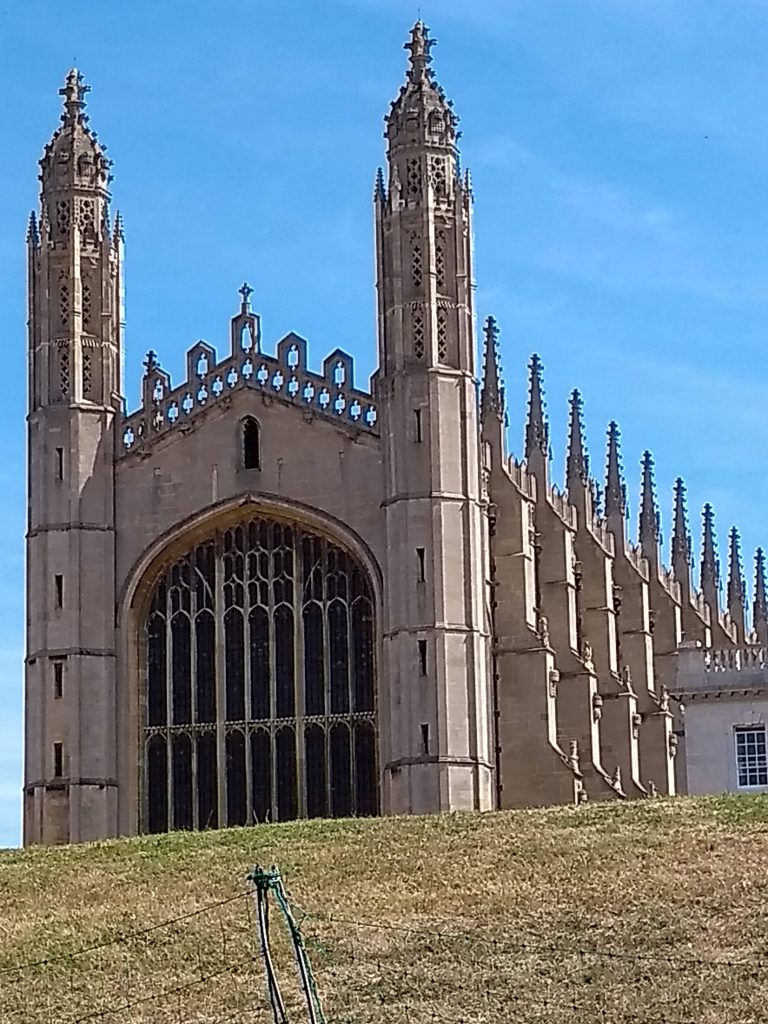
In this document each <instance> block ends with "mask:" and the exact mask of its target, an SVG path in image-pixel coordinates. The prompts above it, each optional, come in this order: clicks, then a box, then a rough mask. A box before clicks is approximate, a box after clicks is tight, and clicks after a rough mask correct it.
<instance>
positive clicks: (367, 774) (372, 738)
mask: <svg viewBox="0 0 768 1024" xmlns="http://www.w3.org/2000/svg"><path fill="white" fill-rule="evenodd" d="M355 775H356V782H357V808H356V810H357V814H359V815H362V816H369V815H373V814H378V811H379V784H378V778H377V773H376V733H375V732H374V728H373V726H372V725H371V724H370V722H358V724H357V725H356V726H355Z"/></svg>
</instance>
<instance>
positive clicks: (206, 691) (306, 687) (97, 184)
mask: <svg viewBox="0 0 768 1024" xmlns="http://www.w3.org/2000/svg"><path fill="white" fill-rule="evenodd" d="M431 46H432V41H431V40H430V39H429V36H428V32H427V30H426V28H425V27H424V26H423V25H422V24H421V23H420V22H419V23H417V24H416V25H415V26H414V28H413V30H412V32H411V39H410V41H409V42H408V43H407V44H406V48H407V49H408V51H409V53H410V59H409V66H408V70H407V77H406V82H405V84H404V85H403V86H402V88H401V89H400V93H399V95H398V97H397V99H396V100H395V101H394V103H393V104H392V107H391V110H390V112H389V114H388V115H387V118H386V139H387V165H388V166H387V173H386V174H383V173H382V172H379V174H378V176H377V179H376V186H375V195H374V208H375V222H376V291H377V299H378V356H379V359H378V369H377V371H376V373H375V374H374V376H373V378H372V380H371V387H370V389H368V388H365V387H363V386H361V385H360V384H357V383H356V382H355V380H354V375H353V374H354V368H353V363H352V360H351V358H350V357H349V356H348V355H347V354H346V353H344V352H342V351H339V350H337V351H335V352H332V353H331V354H330V355H329V356H328V357H327V358H326V359H325V361H324V362H323V365H322V372H320V373H316V372H314V371H311V370H310V369H309V366H308V358H307V345H306V342H305V341H304V339H303V338H301V337H299V336H298V335H296V334H288V335H287V336H286V337H284V338H282V340H280V341H279V342H278V343H277V346H276V350H275V354H274V355H272V354H270V353H268V352H267V351H266V350H265V349H264V348H263V347H262V337H261V328H260V321H259V317H258V316H257V315H256V314H255V313H254V312H253V311H252V310H251V305H250V289H248V288H247V287H246V286H243V288H242V289H241V292H240V294H241V300H242V301H241V302H240V306H239V310H238V311H237V313H236V315H235V316H234V317H233V318H232V320H231V326H230V336H229V345H228V349H227V351H226V353H225V354H223V355H221V356H220V355H217V353H216V352H215V351H214V349H213V348H212V347H211V346H210V345H208V344H206V343H205V342H202V341H201V342H198V343H197V344H196V345H194V346H193V347H192V348H191V349H190V350H189V352H188V353H187V374H186V380H185V381H183V382H182V383H180V384H173V383H172V382H171V380H170V378H169V376H168V374H167V373H166V372H165V371H164V370H163V369H162V368H161V366H160V364H159V362H158V360H157V357H156V356H155V354H154V353H152V352H150V353H149V354H148V356H147V359H146V362H145V373H144V378H143V385H142V396H143V397H142V403H141V407H140V408H139V409H138V410H136V411H134V412H130V413H128V412H127V411H126V408H125V404H124V398H123V395H122V360H123V345H122V333H123V313H122V294H123V285H122V273H123V235H122V229H121V223H120V219H119V216H117V217H115V219H114V220H111V219H110V216H109V212H108V201H109V192H108V185H109V181H110V174H109V162H108V161H107V159H106V157H105V155H104V152H103V150H102V148H101V146H100V145H99V143H98V142H97V141H96V138H95V136H94V134H93V133H92V132H91V131H90V129H89V127H88V119H87V117H86V115H85V113H84V106H85V104H84V95H85V92H86V90H87V87H86V86H84V85H83V82H82V78H81V76H80V74H79V73H78V72H77V71H74V70H73V71H71V72H70V73H69V75H68V77H67V80H66V84H65V87H64V88H63V89H62V90H61V92H62V95H63V97H64V112H63V115H62V119H61V126H60V127H59V128H58V130H57V131H56V132H55V134H54V135H53V138H52V139H51V141H50V143H49V144H48V146H47V147H46V149H45V152H44V155H43V158H42V161H41V170H42V173H41V178H40V180H41V183H42V188H41V202H40V214H39V217H36V216H35V215H33V216H32V218H31V220H30V226H29V233H28V273H29V321H28V323H29V416H28V423H29V475H28V480H29V483H28V486H29V522H28V534H27V658H26V696H25V700H26V752H25V788H24V839H25V842H26V843H39V842H42V843H49V842H66V841H72V842H74V841H81V840H90V839H99V838H103V837H108V836H115V835H130V834H135V833H137V832H162V831H166V830H169V829H179V828H182V829H189V828H200V829H202V828H216V827H223V826H227V825H241V824H246V823H257V822H265V821H278V820H285V819H290V818H296V817H308V816H352V815H374V814H379V813H385V814H389V813H430V812H438V811H447V810H473V809H474V810H487V809H492V808H504V807H515V806H530V805H537V804H549V803H574V802H578V801H580V800H584V799H624V798H628V797H637V796H647V795H651V794H653V793H655V792H659V793H674V792H675V791H676V782H675V778H676V770H675V767H676V760H677V762H678V764H679V762H680V761H681V760H682V756H683V748H682V745H680V746H679V748H678V738H679V734H680V733H681V731H682V730H681V728H680V724H679V722H678V721H677V720H676V716H678V717H679V709H678V708H677V707H676V705H675V704H674V702H670V699H669V696H668V693H667V688H668V687H669V686H670V685H671V683H672V681H673V678H674V666H675V657H676V650H677V647H678V644H679V643H680V642H681V640H682V639H683V638H686V639H695V640H700V641H701V642H702V643H703V644H704V646H711V645H715V646H719V647H728V646H734V645H743V644H746V643H751V642H753V641H754V640H755V639H758V638H759V639H760V641H761V642H763V643H765V641H766V639H768V624H767V622H768V620H767V616H766V602H765V586H764V570H763V561H762V556H761V555H759V556H758V577H757V590H756V600H755V615H754V618H755V622H754V630H755V632H750V631H748V629H747V626H746V623H745V609H744V603H745V599H744V587H743V582H742V579H741V564H740V555H739V551H738V536H737V535H736V533H735V531H734V532H733V533H732V537H731V570H730V578H729V587H728V611H727V612H725V613H724V612H723V611H721V609H720V607H719V584H718V579H717V573H718V569H717V562H716V556H715V549H714V532H713V521H712V514H711V509H709V507H707V509H706V510H705V520H704V525H705V547H704V556H703V559H702V590H701V592H698V591H697V590H695V589H694V588H693V586H692V582H691V545H690V539H689V536H688V527H687V522H686V512H685V503H684V489H683V485H682V482H680V481H678V485H677V488H676V508H675V529H674V537H673V545H672V569H671V570H667V569H666V568H664V567H663V565H662V562H661V557H660V550H659V526H658V513H657V510H656V504H655V497H654V490H653V479H652V462H651V458H650V455H648V453H646V455H645V456H644V461H643V482H642V509H641V515H640V543H639V545H637V546H635V545H634V544H633V543H631V542H630V541H629V539H628V538H627V536H626V516H625V496H624V483H623V480H622V473H621V468H620V461H619V447H618V431H617V428H616V425H615V424H611V426H610V428H609V432H608V468H607V480H606V487H605V492H604V502H603V506H604V507H603V508H598V488H597V487H596V485H595V483H594V482H593V481H592V480H591V478H590V476H589V474H588V467H587V457H586V453H585V451H584V446H583V441H582V427H581V403H580V399H579V396H578V393H576V392H574V394H573V396H572V398H571V430H570V437H569V445H568V461H567V479H566V488H565V490H564V491H563V492H561V491H559V490H558V489H557V488H556V487H554V486H553V485H552V483H551V481H550V479H549V472H550V452H549V436H548V427H547V423H546V419H545V414H544V406H543V399H542V370H541V364H540V362H539V360H538V358H537V357H535V356H534V357H533V358H532V360H531V363H530V400H529V408H528V418H527V425H526V432H525V452H524V458H523V459H522V460H521V461H517V460H516V459H515V458H513V457H510V456H509V455H508V454H507V452H506V443H505V434H506V415H507V414H506V410H505V404H504V392H503V387H502V385H501V380H500V368H499V360H498V350H497V328H496V325H495V322H494V321H493V320H492V319H490V318H489V319H488V320H487V321H486V324H485V330H484V335H485V337H484V366H483V374H482V384H481V387H480V388H478V382H477V374H476V367H475V321H474V317H475V312H474V309H473V276H472V274H473V271H472V229H471V206H472V194H471V190H470V184H469V178H468V176H467V175H466V174H465V175H462V174H460V171H459V166H458V154H457V149H456V140H457V131H456V123H457V119H456V117H455V115H454V113H453V110H452V108H451V104H450V103H449V102H448V101H447V100H446V98H445V95H444V93H443V92H442V90H441V89H440V87H439V86H438V85H437V83H436V81H435V79H434V77H433V72H432V68H431V56H430V49H431ZM192 469H194V471H192ZM352 481H354V482H355V483H354V486H351V483H352ZM677 775H678V778H679V777H680V772H679V770H678V772H677Z"/></svg>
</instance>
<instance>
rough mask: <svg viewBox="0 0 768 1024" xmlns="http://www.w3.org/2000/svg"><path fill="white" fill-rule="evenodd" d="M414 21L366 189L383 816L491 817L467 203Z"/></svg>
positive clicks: (425, 42) (452, 120)
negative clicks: (378, 454)
mask: <svg viewBox="0 0 768 1024" xmlns="http://www.w3.org/2000/svg"><path fill="white" fill-rule="evenodd" d="M432 45H433V41H432V40H431V39H430V38H429V35H428V32H427V29H426V28H425V26H424V25H423V24H422V23H421V22H417V23H416V25H415V26H414V28H413V29H412V32H411V39H410V41H409V42H408V43H406V46H405V48H406V49H407V50H409V51H410V62H409V68H408V72H407V79H406V82H405V85H403V86H402V88H401V90H400V94H399V96H398V97H397V99H396V100H395V101H394V103H393V104H392V108H391V110H390V113H389V115H388V117H387V119H386V138H387V143H388V150H387V157H388V171H389V173H388V180H387V183H386V184H385V181H384V176H383V174H381V172H379V175H378V177H377V181H376V189H375V215H376V254H377V293H378V339H379V374H378V380H377V396H378V398H379V405H380V408H381V436H382V459H383V472H384V480H383V490H384V501H383V507H384V516H385V535H386V550H387V555H386V566H385V569H384V578H385V596H384V624H383V636H382V661H383V670H384V675H385V676H386V677H387V678H388V679H389V687H388V691H389V692H388V694H387V704H386V707H385V708H382V714H384V715H386V716H387V718H388V720H389V728H388V732H389V735H390V737H391V745H392V749H391V750H390V752H389V758H388V762H387V763H386V764H385V766H384V780H383V784H384V804H385V806H389V807H391V808H399V809H401V810H408V811H412V812H416V813H418V812H424V811H431V810H436V809H446V810H447V809H449V808H451V809H471V808H474V809H485V808H488V807H490V806H491V804H492V789H493V785H492V780H493V767H492V764H491V742H490V707H491V704H490V693H491V684H490V673H489V622H488V608H487V596H486V591H485V588H486V582H487V578H488V572H487V566H488V552H487V515H486V512H485V508H484V501H483V495H482V493H481V467H480V446H479V434H478V430H479V427H478V410H477V383H476V379H475V342H474V319H473V308H472V301H473V297H472V233H471V222H470V217H471V212H470V208H471V202H472V196H471V191H470V185H469V177H468V175H464V177H463V178H462V177H461V176H460V172H459V166H458V153H457V148H456V139H457V133H456V124H457V119H456V116H455V114H454V113H453V111H452V109H451V105H450V103H449V102H448V101H447V100H446V97H445V95H444V93H443V91H442V89H441V88H440V87H439V85H438V84H437V82H436V81H435V79H434V77H433V73H432V70H431V66H430V64H431V57H430V49H431V47H432Z"/></svg>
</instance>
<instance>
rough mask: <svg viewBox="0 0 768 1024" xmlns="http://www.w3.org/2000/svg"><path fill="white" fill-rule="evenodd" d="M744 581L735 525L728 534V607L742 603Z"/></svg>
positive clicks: (739, 539)
mask: <svg viewBox="0 0 768 1024" xmlns="http://www.w3.org/2000/svg"><path fill="white" fill-rule="evenodd" d="M746 591H747V588H746V584H745V583H744V566H743V564H742V561H741V538H740V537H739V531H738V530H737V529H736V527H735V526H733V527H731V532H730V534H729V535H728V607H729V609H730V607H731V606H732V605H735V604H741V605H742V607H743V605H744V599H745V597H746Z"/></svg>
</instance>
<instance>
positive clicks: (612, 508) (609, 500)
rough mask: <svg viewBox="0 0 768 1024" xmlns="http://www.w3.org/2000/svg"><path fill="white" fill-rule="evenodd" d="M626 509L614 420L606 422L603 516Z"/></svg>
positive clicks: (606, 516) (622, 515)
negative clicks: (606, 452) (606, 444)
mask: <svg viewBox="0 0 768 1024" xmlns="http://www.w3.org/2000/svg"><path fill="white" fill-rule="evenodd" d="M626 509H627V488H626V486H625V485H624V482H623V480H622V478H621V460H620V457H619V427H618V424H617V423H616V422H615V420H611V422H610V423H609V424H608V455H607V461H606V471H605V518H606V519H609V518H610V517H611V516H620V517H621V518H622V519H623V518H624V515H625V513H626Z"/></svg>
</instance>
